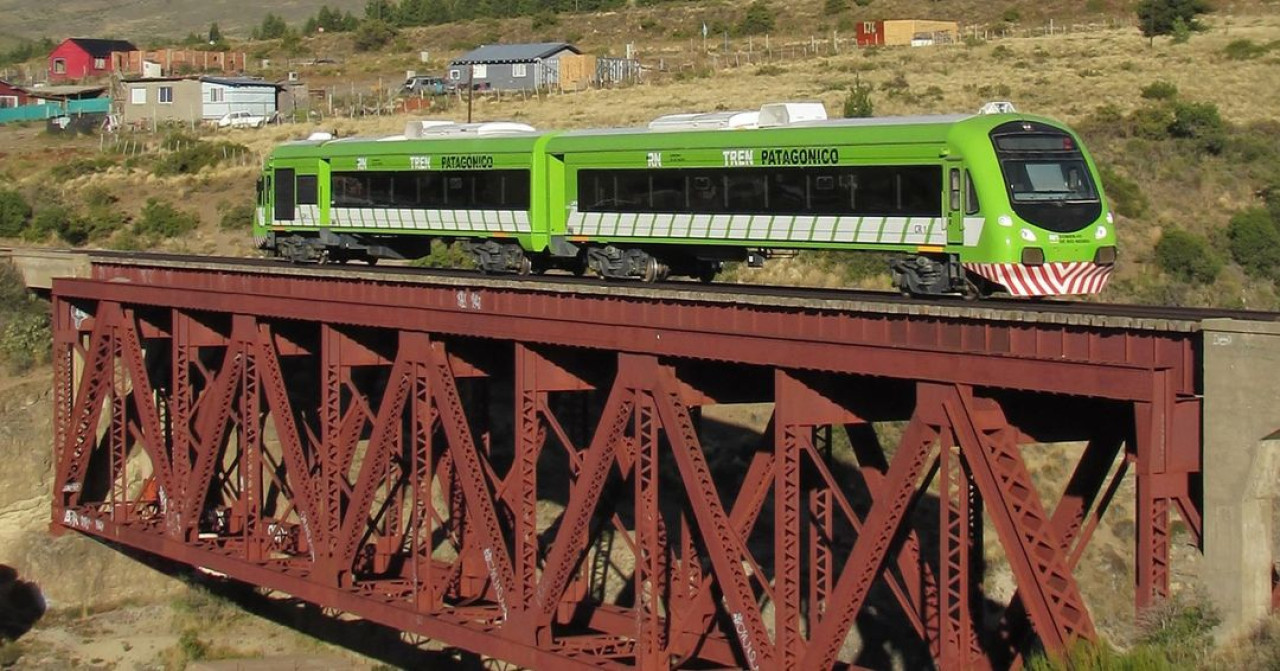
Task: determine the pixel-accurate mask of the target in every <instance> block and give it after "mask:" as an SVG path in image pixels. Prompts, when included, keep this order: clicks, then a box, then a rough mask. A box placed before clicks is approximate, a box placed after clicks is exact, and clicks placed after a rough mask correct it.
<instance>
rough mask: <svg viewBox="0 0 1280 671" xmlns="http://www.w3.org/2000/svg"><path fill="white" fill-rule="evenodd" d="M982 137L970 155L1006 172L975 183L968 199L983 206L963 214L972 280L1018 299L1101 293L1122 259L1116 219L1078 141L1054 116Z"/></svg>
mask: <svg viewBox="0 0 1280 671" xmlns="http://www.w3.org/2000/svg"><path fill="white" fill-rule="evenodd" d="M980 141H981V142H982V143H983V145H984V146H983V147H981V148H976V147H971V148H970V149H969V153H971V154H973V155H975V156H974V157H975V158H977V160H982V161H991V164H992V165H996V166H998V167H999V169H998V170H987V171H984V172H983V173H982V174H981V175H979V176H978V177H977V179H976V180H973V179H970V180H969V183H970V184H971V185H972V187H971V190H970V193H969V194H968V196H969V197H970V198H972V199H973V200H974V201H975V202H976V203H977V204H979V205H980V207H979V208H976V209H975V208H974V207H973V206H969V207H967V208H966V215H965V219H964V226H965V230H966V236H965V237H966V245H965V246H964V247H962V252H961V261H962V264H963V267H964V269H965V271H966V272H967V274H968V276H969V279H970V281H971V282H974V283H975V284H977V285H979V286H980V288H981V289H982V290H983V292H984V293H988V292H991V291H993V290H996V291H1006V292H1008V293H1009V294H1011V295H1014V296H1057V295H1086V294H1096V293H1098V292H1100V291H1102V289H1103V288H1104V287H1105V286H1106V284H1107V281H1108V279H1109V278H1110V276H1111V272H1112V270H1113V269H1114V266H1115V261H1116V242H1115V227H1114V219H1113V217H1112V215H1111V213H1110V211H1109V209H1108V204H1107V201H1106V197H1105V195H1104V194H1103V193H1102V188H1101V183H1100V180H1098V178H1097V169H1096V167H1095V166H1094V163H1093V161H1092V160H1091V158H1090V157H1089V155H1088V152H1087V150H1085V148H1084V147H1083V146H1082V145H1081V143H1080V142H1079V140H1078V139H1077V138H1076V137H1075V136H1074V135H1073V134H1072V133H1071V132H1070V131H1068V130H1066V129H1065V128H1062V127H1060V126H1057V125H1055V124H1051V123H1049V122H1048V121H1047V120H1038V119H1029V118H1016V119H1013V120H1009V121H1006V122H1004V123H1000V124H998V125H996V126H995V127H994V128H992V129H991V130H990V131H989V132H988V133H985V134H984V136H983V137H982V138H981V139H980ZM969 212H973V213H976V214H978V216H974V215H973V214H970V213H969ZM974 227H980V228H981V232H980V233H978V234H977V235H975V232H974V231H973V230H972V229H973V228H974ZM975 237H976V238H977V239H976V243H977V244H973V245H970V244H968V242H969V240H968V239H969V238H975Z"/></svg>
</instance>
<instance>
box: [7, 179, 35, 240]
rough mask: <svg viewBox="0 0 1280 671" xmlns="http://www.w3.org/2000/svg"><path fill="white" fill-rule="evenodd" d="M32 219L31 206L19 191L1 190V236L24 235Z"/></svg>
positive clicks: (14, 236)
mask: <svg viewBox="0 0 1280 671" xmlns="http://www.w3.org/2000/svg"><path fill="white" fill-rule="evenodd" d="M29 221H31V206H30V205H28V204H27V199H26V198H23V197H22V194H20V193H18V192H17V191H9V190H7V189H3V190H0V237H5V238H16V237H18V236H19V235H22V231H23V229H25V228H26V227H27V222H29Z"/></svg>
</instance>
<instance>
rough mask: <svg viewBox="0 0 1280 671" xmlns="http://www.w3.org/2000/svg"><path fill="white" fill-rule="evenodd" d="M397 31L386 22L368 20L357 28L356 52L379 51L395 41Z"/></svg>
mask: <svg viewBox="0 0 1280 671" xmlns="http://www.w3.org/2000/svg"><path fill="white" fill-rule="evenodd" d="M395 36H396V29H395V27H394V26H392V25H391V24H389V23H387V22H386V21H378V20H376V19H367V20H365V21H361V22H360V27H359V28H356V36H355V40H354V42H355V47H356V51H377V50H378V49H381V48H382V47H384V46H386V45H387V43H388V42H390V41H391V40H393V39H395Z"/></svg>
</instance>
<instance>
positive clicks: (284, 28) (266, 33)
mask: <svg viewBox="0 0 1280 671" xmlns="http://www.w3.org/2000/svg"><path fill="white" fill-rule="evenodd" d="M287 32H289V24H287V23H285V22H284V19H282V18H280V17H279V16H276V15H275V14H273V13H271V12H267V15H266V16H265V17H264V18H263V19H262V25H260V26H258V27H257V28H254V29H253V39H255V40H278V39H280V38H281V37H284V35H285V33H287Z"/></svg>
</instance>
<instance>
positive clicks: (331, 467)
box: [53, 264, 1200, 669]
mask: <svg viewBox="0 0 1280 671" xmlns="http://www.w3.org/2000/svg"><path fill="white" fill-rule="evenodd" d="M95 274H96V277H95V278H94V279H85V280H58V281H57V282H56V284H55V288H54V328H55V333H54V351H53V354H54V377H55V379H54V402H55V404H56V406H57V416H56V422H55V427H54V439H55V457H56V462H55V463H56V464H57V469H56V471H57V472H56V482H55V487H56V490H55V494H56V496H55V503H54V511H53V512H54V522H55V526H56V527H65V528H70V529H74V530H78V531H81V532H83V533H86V534H90V535H95V536H98V537H101V538H104V539H108V540H111V541H113V542H116V543H121V544H123V545H127V546H130V547H133V548H136V549H138V550H142V551H145V552H149V553H153V554H156V555H159V556H162V557H166V558H168V559H172V560H175V561H178V562H182V563H186V564H189V565H191V566H193V567H201V568H205V569H209V570H212V571H217V572H220V573H224V574H226V575H227V576H229V577H231V578H233V579H236V580H241V581H245V582H249V583H252V584H256V585H260V586H263V587H266V588H270V589H275V590H281V591H284V592H288V593H291V594H294V595H296V596H298V597H301V598H303V599H306V600H309V601H313V602H315V603H318V604H321V605H323V606H325V607H330V608H336V609H341V610H344V611H349V612H351V613H353V614H355V615H357V616H361V617H364V618H367V619H369V620H373V621H376V622H380V623H383V624H386V625H389V626H392V627H397V628H399V629H402V630H403V631H405V632H406V633H409V634H414V635H418V636H425V637H429V638H433V639H438V640H440V641H443V642H445V643H447V644H450V645H456V646H460V647H463V648H466V649H469V650H473V651H475V652H477V653H480V654H485V655H491V656H494V657H498V658H501V659H507V660H510V661H512V662H515V663H517V664H522V665H526V666H531V667H538V668H552V667H560V666H564V667H565V668H570V667H583V668H610V667H615V666H617V667H622V666H639V667H643V668H683V667H699V668H701V667H708V666H736V667H745V668H761V669H765V668H770V669H772V668H810V669H826V668H831V667H840V666H844V667H861V666H870V667H880V666H884V665H885V664H886V663H887V661H886V658H884V657H883V654H884V653H883V650H884V649H886V648H892V649H894V650H895V651H896V654H899V655H901V656H902V659H905V660H907V663H908V664H927V663H932V664H934V665H936V666H938V667H941V668H949V669H950V668H957V669H960V668H963V669H969V668H1000V667H1006V666H1009V665H1017V664H1019V663H1020V659H1021V657H1022V655H1023V653H1024V652H1025V651H1026V650H1027V649H1028V646H1029V644H1030V641H1031V639H1030V636H1031V635H1033V634H1034V635H1035V636H1036V637H1038V639H1039V640H1040V641H1041V642H1043V644H1044V645H1045V646H1046V647H1048V648H1050V649H1061V648H1063V647H1064V646H1066V645H1068V644H1069V643H1070V641H1071V640H1072V639H1074V638H1090V637H1092V636H1094V635H1095V634H1094V627H1093V622H1092V619H1091V618H1090V615H1089V612H1088V609H1087V607H1086V606H1085V603H1084V600H1083V598H1082V597H1081V595H1080V590H1079V587H1078V586H1077V584H1076V582H1075V577H1074V568H1075V566H1076V565H1077V563H1078V562H1079V559H1080V556H1081V554H1082V553H1083V551H1084V548H1085V546H1086V544H1087V543H1088V540H1089V538H1090V536H1091V534H1092V532H1093V529H1094V528H1096V526H1097V524H1098V522H1099V520H1100V518H1101V516H1102V514H1103V512H1104V511H1105V510H1106V507H1107V505H1108V503H1109V502H1110V501H1111V499H1112V498H1113V497H1114V495H1115V494H1116V492H1117V490H1118V489H1119V485H1120V481H1121V479H1122V478H1123V477H1124V475H1125V473H1126V472H1127V471H1128V468H1129V466H1130V464H1132V465H1133V466H1134V468H1133V470H1134V472H1135V473H1136V478H1137V488H1136V489H1137V501H1136V504H1137V509H1138V511H1139V517H1138V523H1137V534H1136V535H1137V542H1136V547H1135V566H1136V569H1137V584H1136V585H1135V601H1136V603H1137V604H1138V605H1139V606H1145V605H1147V604H1150V603H1151V602H1152V600H1153V599H1155V598H1159V597H1162V596H1164V595H1167V594H1168V589H1169V587H1168V581H1169V524H1170V515H1171V513H1176V514H1178V515H1179V516H1180V517H1181V518H1183V519H1184V520H1185V521H1186V523H1187V525H1188V527H1189V528H1190V529H1191V531H1192V533H1193V535H1195V536H1196V537H1197V538H1198V537H1199V533H1200V515H1199V510H1198V508H1197V501H1198V499H1197V493H1196V491H1195V490H1194V488H1193V486H1192V482H1193V479H1194V477H1195V475H1196V473H1197V471H1198V470H1199V444H1198V440H1197V438H1196V436H1198V434H1199V432H1198V426H1199V424H1198V422H1199V402H1198V400H1197V397H1196V391H1197V388H1196V385H1197V379H1196V373H1195V370H1194V365H1195V361H1196V356H1195V348H1196V347H1197V341H1196V337H1195V334H1194V333H1190V332H1183V331H1176V330H1165V331H1162V330H1154V329H1144V328H1137V327H1134V328H1126V327H1120V326H1113V327H1097V326H1085V325H1079V324H1075V325H1073V324H1064V323H1039V322H1036V321H1035V320H1024V321H1016V322H1015V321H1000V320H992V319H988V318H984V317H983V316H982V315H980V314H977V313H973V314H966V312H965V310H963V309H961V310H957V311H956V312H955V313H954V314H949V313H939V314H931V315H928V314H909V313H907V314H898V313H880V312H875V311H873V310H850V309H843V308H840V309H838V308H832V307H827V306H822V305H794V304H770V303H768V302H767V301H760V300H753V301H723V300H702V299H699V298H698V296H697V295H696V294H689V295H685V294H681V295H679V296H673V297H664V296H661V295H657V294H654V293H652V292H632V291H619V292H617V293H616V294H609V293H604V292H583V293H575V292H572V291H566V290H562V289H556V290H552V289H545V288H536V287H530V286H520V287H515V286H510V285H506V284H502V283H493V282H488V281H486V280H481V279H477V280H476V282H475V283H474V284H473V285H471V286H461V285H458V284H457V283H453V284H448V283H444V284H433V283H431V282H426V281H422V280H413V279H409V278H402V279H383V280H374V279H370V278H363V279H344V278H342V277H334V276H325V277H308V276H306V275H302V274H298V273H296V272H282V273H274V272H269V271H258V272H250V271H245V270H239V271H232V270H228V269H217V268H205V269H192V268H183V267H170V268H166V267H142V266H133V265H124V264H117V265H111V264H102V265H100V266H99V267H97V268H95ZM748 402H749V403H766V404H771V405H772V409H771V411H770V412H771V413H772V414H771V415H769V418H768V427H767V429H765V431H764V432H763V434H760V433H756V432H751V431H748V430H745V429H735V428H733V427H732V426H731V425H723V424H721V423H720V420H713V419H709V417H710V415H708V412H710V411H711V410H712V409H713V408H715V407H716V406H720V405H723V404H733V403H748ZM704 410H707V411H708V412H704ZM736 434H742V435H741V436H739V437H737V438H734V437H732V436H734V435H736ZM726 436H728V437H726ZM845 439H847V440H845ZM887 441H890V442H891V441H896V444H888V445H886V444H885V443H886V442H887ZM1034 441H1044V442H1062V441H1081V442H1086V443H1087V447H1086V449H1085V451H1084V453H1083V456H1082V457H1081V459H1080V460H1079V462H1078V464H1077V465H1076V467H1075V469H1074V475H1073V476H1072V478H1071V480H1070V482H1069V484H1068V485H1067V488H1066V490H1065V492H1064V493H1063V495H1062V497H1061V500H1058V501H1054V500H1047V499H1046V498H1045V495H1046V493H1045V492H1041V491H1038V490H1037V488H1036V487H1035V485H1034V483H1033V482H1032V480H1031V478H1030V476H1029V474H1028V471H1027V467H1026V464H1025V463H1024V461H1023V459H1022V446H1023V445H1024V444H1026V443H1029V442H1034ZM925 505H927V506H936V512H934V513H932V514H918V511H920V510H922V508H921V506H925ZM1050 510H1052V511H1053V512H1052V515H1050V514H1049V513H1048V511H1050ZM766 511H768V512H766ZM984 518H985V519H987V520H989V521H990V522H991V524H992V527H993V528H994V529H995V531H996V535H997V540H998V542H999V545H1000V547H1001V551H1002V552H1003V553H1004V555H1006V556H1007V557H1008V560H1009V565H1010V568H1011V569H1012V574H1013V577H1014V580H1015V583H1016V593H1015V596H1014V597H1013V599H1012V600H1010V601H1008V602H1006V603H1003V604H991V603H983V601H984V600H986V601H988V602H989V601H990V599H991V595H988V594H985V593H984V592H983V589H982V586H983V574H984V571H985V566H984V562H983V556H982V555H983V546H984V544H983V540H982V528H983V523H982V520H983V519H984ZM928 527H932V528H928ZM922 539H936V542H935V541H929V542H925V541H924V540H922ZM877 584H879V585H882V588H881V589H875V586H876V585H877ZM993 607H1000V608H1003V611H1002V613H1003V614H1002V616H1001V617H1000V618H999V625H998V626H996V627H995V628H991V627H984V622H989V621H991V618H990V617H987V616H984V612H986V613H990V609H991V608H993ZM913 660H914V661H913Z"/></svg>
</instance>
